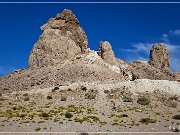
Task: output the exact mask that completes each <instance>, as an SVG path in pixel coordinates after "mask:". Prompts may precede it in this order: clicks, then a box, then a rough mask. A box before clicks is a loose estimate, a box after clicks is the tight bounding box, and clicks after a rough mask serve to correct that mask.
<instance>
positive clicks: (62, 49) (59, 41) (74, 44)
mask: <svg viewBox="0 0 180 135" xmlns="http://www.w3.org/2000/svg"><path fill="white" fill-rule="evenodd" d="M41 30H43V33H42V35H41V36H40V37H39V39H38V41H37V43H36V44H35V45H34V47H33V49H32V51H31V54H30V57H29V68H39V67H45V66H49V65H55V64H57V63H59V62H61V61H64V60H66V59H71V58H73V57H75V56H76V55H77V54H79V53H84V52H86V49H87V48H88V39H87V36H86V34H85V32H84V30H83V29H82V28H81V27H80V24H79V21H78V19H77V18H76V16H75V15H74V14H73V13H72V11H71V10H68V9H65V10H64V11H63V12H62V13H59V14H57V16H56V17H55V18H51V19H50V20H48V22H47V23H46V24H44V25H43V26H42V27H41Z"/></svg>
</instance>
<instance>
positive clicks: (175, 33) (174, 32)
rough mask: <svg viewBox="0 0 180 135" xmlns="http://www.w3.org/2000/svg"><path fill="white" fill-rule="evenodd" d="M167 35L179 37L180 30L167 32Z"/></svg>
mask: <svg viewBox="0 0 180 135" xmlns="http://www.w3.org/2000/svg"><path fill="white" fill-rule="evenodd" d="M169 35H174V36H180V29H177V30H171V31H169Z"/></svg>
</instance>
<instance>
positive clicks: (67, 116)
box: [64, 112, 73, 118]
mask: <svg viewBox="0 0 180 135" xmlns="http://www.w3.org/2000/svg"><path fill="white" fill-rule="evenodd" d="M64 115H65V117H66V118H72V117H73V114H72V113H70V112H66V113H65V114H64Z"/></svg>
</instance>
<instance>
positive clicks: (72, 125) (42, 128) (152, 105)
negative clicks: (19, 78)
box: [0, 80, 180, 135]
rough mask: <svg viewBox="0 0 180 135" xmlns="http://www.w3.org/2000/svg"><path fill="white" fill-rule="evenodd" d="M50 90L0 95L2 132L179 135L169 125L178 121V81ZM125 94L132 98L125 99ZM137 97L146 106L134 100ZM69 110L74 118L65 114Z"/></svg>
mask: <svg viewBox="0 0 180 135" xmlns="http://www.w3.org/2000/svg"><path fill="white" fill-rule="evenodd" d="M53 89H54V87H51V88H46V89H34V90H31V91H21V92H14V93H6V94H2V96H1V97H0V132H1V133H0V134H3V132H4V134H13V133H10V132H15V133H16V134H18V132H26V133H23V134H37V133H38V134H60V133H57V132H64V133H61V134H81V133H89V134H96V135H98V134H107V135H108V134H130V132H132V133H131V134H133V132H135V133H136V134H137V132H141V133H139V134H145V133H142V132H146V134H147V133H148V132H150V133H149V134H153V133H151V132H154V133H155V132H162V133H161V134H170V133H173V134H178V133H176V132H175V129H172V128H176V129H179V124H180V120H177V119H173V117H174V115H177V114H180V106H179V105H180V103H179V95H180V83H179V82H169V81H165V80H164V81H152V80H151V81H150V80H136V81H133V82H124V83H117V84H98V83H97V82H96V83H90V84H88V83H80V82H79V83H74V84H67V85H64V86H58V88H56V90H53ZM125 97H129V98H130V99H132V101H131V102H125V100H124V98H125ZM140 97H146V99H148V101H149V104H147V105H142V104H140V103H138V99H139V98H140ZM67 113H70V114H72V117H70V118H67V117H66V115H67ZM143 118H146V119H148V121H146V122H143V121H142V119H143ZM30 132H31V133H30ZM46 132H48V133H46ZM49 132H52V133H49ZM67 132H69V133H67ZM119 132H124V133H119ZM125 132H128V133H125ZM135 133H134V134H135ZM19 134H20V133H19ZM21 134H22V133H21ZM158 134H160V133H158Z"/></svg>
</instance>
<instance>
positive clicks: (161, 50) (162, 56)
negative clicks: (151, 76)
mask: <svg viewBox="0 0 180 135" xmlns="http://www.w3.org/2000/svg"><path fill="white" fill-rule="evenodd" d="M150 65H152V66H153V67H155V68H156V69H159V70H161V71H165V72H166V71H170V60H169V50H168V48H167V47H166V45H165V44H163V43H156V44H154V45H153V46H152V48H151V50H150Z"/></svg>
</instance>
